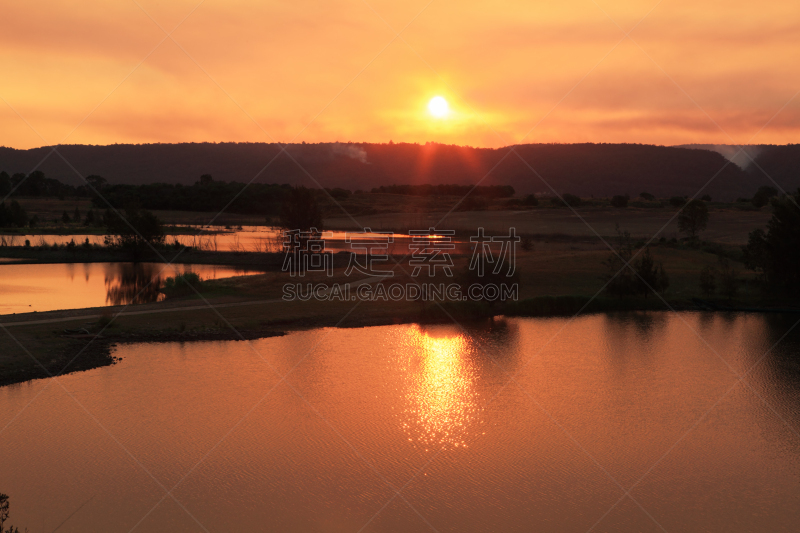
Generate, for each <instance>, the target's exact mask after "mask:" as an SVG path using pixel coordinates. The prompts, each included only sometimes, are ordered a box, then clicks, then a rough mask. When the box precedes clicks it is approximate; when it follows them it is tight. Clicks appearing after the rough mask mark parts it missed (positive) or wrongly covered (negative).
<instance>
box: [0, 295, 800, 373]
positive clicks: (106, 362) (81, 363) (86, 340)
mask: <svg viewBox="0 0 800 533" xmlns="http://www.w3.org/2000/svg"><path fill="white" fill-rule="evenodd" d="M275 303H280V301H279V300H271V301H251V302H248V301H243V302H236V303H227V304H222V303H218V305H219V306H220V307H222V308H228V309H229V308H231V307H234V306H236V307H245V306H248V305H251V306H255V305H263V304H275ZM703 303H704V304H706V305H708V304H710V302H703ZM587 304H588V305H587ZM286 305H288V304H286ZM670 305H671V306H672V308H673V309H672V310H670V309H665V306H664V304H663V302H661V301H654V300H652V299H651V300H649V301H647V302H645V301H634V300H621V301H619V300H609V299H607V298H596V299H594V300H591V302H590V301H589V298H588V297H539V298H529V299H526V300H521V301H519V302H512V303H509V304H506V305H504V306H500V307H498V308H491V307H476V306H463V305H458V304H455V305H454V304H452V303H451V304H449V305H443V306H442V307H441V308H440V307H438V306H429V307H423V308H420V307H419V306H416V307H414V306H407V307H406V308H405V309H398V310H396V311H395V312H389V313H386V312H385V311H387V310H386V309H383V311H384V313H383V314H381V313H377V312H370V311H367V312H365V313H362V314H361V315H360V316H354V317H352V319H350V320H349V321H348V322H347V323H346V324H345V323H344V319H343V318H341V317H340V315H339V314H338V313H336V312H332V311H334V310H333V309H331V310H330V311H329V312H327V313H322V314H319V313H318V314H313V313H310V314H307V315H306V316H303V315H302V314H301V315H300V316H294V317H293V316H290V315H288V314H285V313H284V312H282V311H281V310H278V312H277V314H276V315H275V316H274V318H272V319H268V320H266V321H263V322H261V323H259V324H258V325H252V326H250V327H243V326H240V327H236V326H234V327H235V331H234V330H233V329H232V328H231V327H229V326H228V325H227V324H222V323H219V322H218V321H215V322H214V325H213V326H210V327H209V326H207V325H206V326H200V327H189V328H186V325H185V323H184V322H183V316H184V315H186V314H187V313H192V312H195V313H196V312H199V311H206V312H207V311H208V308H207V307H206V308H205V309H203V308H201V307H198V306H194V307H191V308H188V307H185V306H178V307H170V308H163V307H162V306H160V305H158V304H154V305H152V306H151V307H152V308H151V309H148V310H136V311H132V312H129V314H124V313H123V314H121V315H120V316H121V317H123V319H125V318H138V319H142V318H144V319H146V318H148V315H152V314H156V315H161V316H162V318H161V319H160V320H159V322H158V324H157V329H155V328H153V327H152V324H150V323H147V324H145V325H141V326H134V327H133V328H130V327H129V328H127V329H124V330H115V329H114V327H116V326H114V327H109V328H108V329H106V328H105V327H104V326H102V324H103V318H104V317H106V316H110V313H108V312H106V313H103V312H102V309H104V308H94V309H91V310H89V311H90V312H92V313H93V314H73V313H75V312H76V311H80V310H70V311H51V312H48V313H35V314H34V313H26V314H27V315H30V316H31V317H34V316H36V318H37V319H38V320H34V321H26V320H20V318H24V315H4V316H2V317H0V329H2V330H4V332H5V333H6V335H5V337H6V340H9V337H11V338H12V339H14V340H16V336H15V335H14V333H15V332H16V331H18V330H25V329H26V328H34V330H35V331H34V334H35V335H39V336H40V337H42V338H44V339H45V340H46V341H47V342H48V343H49V344H51V345H53V348H54V349H53V350H46V351H43V353H45V354H46V355H47V360H46V361H44V362H43V361H42V359H43V357H42V356H41V355H40V356H38V357H37V360H36V361H34V360H32V358H33V357H35V356H33V355H32V354H31V352H29V351H27V349H26V350H25V352H26V353H27V358H23V359H22V360H21V361H17V364H12V365H7V364H4V365H0V387H4V386H9V385H14V384H20V383H24V382H28V381H31V380H35V379H47V378H49V377H53V375H55V376H56V377H59V376H63V375H66V374H70V373H73V372H80V371H85V370H91V369H93V368H101V367H104V366H111V365H113V364H115V363H116V362H118V361H119V359H117V358H116V357H115V356H114V355H113V348H114V347H115V346H117V345H121V344H136V343H166V342H180V343H185V342H200V341H230V340H255V339H261V338H270V337H275V336H283V335H286V334H288V333H290V332H292V331H302V330H308V329H314V328H324V327H337V328H361V327H373V326H384V325H394V324H411V323H417V324H441V323H452V322H453V319H455V320H457V321H458V322H460V323H461V322H463V323H469V322H475V321H485V320H492V319H495V318H497V317H499V316H504V317H520V318H524V317H531V318H558V317H561V318H563V317H571V316H575V315H576V314H580V315H592V314H598V313H617V312H623V313H633V312H698V311H699V312H713V313H720V312H723V313H724V312H734V313H743V312H746V313H787V314H788V313H800V308H791V307H790V308H775V307H761V308H757V307H721V306H718V307H717V308H716V309H709V308H703V307H700V306H699V305H698V304H697V303H696V302H692V301H686V302H670ZM106 309H108V308H106ZM443 309H446V312H445V311H444V310H443ZM98 310H101V311H100V314H95V313H97V311H98ZM65 313H67V314H68V315H70V316H59V317H54V318H49V319H48V318H46V317H45V318H44V319H42V315H51V316H52V315H62V314H65ZM162 313H181V316H179V317H169V316H168V315H162ZM250 314H252V313H250ZM282 315H285V316H282ZM11 317H13V318H14V320H12V321H10V322H9V321H6V320H3V319H7V318H11ZM98 317H99V319H98ZM149 318H153V317H149ZM87 320H92V321H93V322H90V323H87ZM69 322H82V326H81V327H77V328H73V329H70V328H64V325H66V323H69ZM61 323H64V325H61ZM54 325H56V327H58V328H59V329H58V330H55V331H54V330H49V331H48V330H47V329H48V328H50V327H52V326H54ZM9 329H10V330H11V331H9ZM92 330H95V331H92ZM101 332H102V333H103V334H102V335H101V334H100V333H101ZM20 344H22V343H21V341H20ZM73 359H74V361H73ZM70 361H71V362H70ZM43 367H44V368H43Z"/></svg>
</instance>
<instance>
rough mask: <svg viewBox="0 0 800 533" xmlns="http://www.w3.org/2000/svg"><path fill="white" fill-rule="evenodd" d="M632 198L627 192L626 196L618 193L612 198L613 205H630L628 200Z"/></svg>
mask: <svg viewBox="0 0 800 533" xmlns="http://www.w3.org/2000/svg"><path fill="white" fill-rule="evenodd" d="M630 199H631V197H630V196H628V195H627V194H626V195H624V196H623V195H621V194H617V195H616V196H614V197H613V198H611V205H612V206H614V207H628V200H630Z"/></svg>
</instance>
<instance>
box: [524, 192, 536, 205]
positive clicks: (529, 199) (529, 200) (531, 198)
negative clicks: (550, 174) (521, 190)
mask: <svg viewBox="0 0 800 533" xmlns="http://www.w3.org/2000/svg"><path fill="white" fill-rule="evenodd" d="M522 205H527V206H530V207H536V206H537V205H539V199H538V198H536V195H535V194H529V195H528V196H526V197H525V198H524V199H523V200H522Z"/></svg>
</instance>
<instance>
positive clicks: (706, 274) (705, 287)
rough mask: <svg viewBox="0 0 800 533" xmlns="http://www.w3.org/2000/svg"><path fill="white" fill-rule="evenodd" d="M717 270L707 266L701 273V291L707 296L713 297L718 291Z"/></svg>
mask: <svg viewBox="0 0 800 533" xmlns="http://www.w3.org/2000/svg"><path fill="white" fill-rule="evenodd" d="M718 274H719V272H717V269H716V268H714V267H712V266H709V265H706V266H704V267H703V270H701V271H700V290H701V291H703V294H704V295H705V296H711V295H712V294H714V292H715V291H716V290H717V275H718Z"/></svg>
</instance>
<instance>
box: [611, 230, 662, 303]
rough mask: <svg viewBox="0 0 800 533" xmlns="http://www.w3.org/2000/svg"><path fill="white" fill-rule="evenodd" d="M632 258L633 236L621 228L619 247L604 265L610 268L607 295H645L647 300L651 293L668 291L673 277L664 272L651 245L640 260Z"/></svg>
mask: <svg viewBox="0 0 800 533" xmlns="http://www.w3.org/2000/svg"><path fill="white" fill-rule="evenodd" d="M632 258H633V245H632V244H631V234H630V233H628V232H627V231H625V232H623V231H620V229H619V226H617V245H616V246H615V247H614V252H612V253H611V254H610V255H609V257H608V259H606V261H605V262H604V264H605V265H606V267H607V268H608V274H607V275H606V276H605V278H603V279H604V281H606V289H605V290H606V292H608V293H609V294H611V295H613V296H618V297H620V298H622V297H623V296H630V295H634V294H641V295H642V296H644V297H645V298H647V297H648V296H649V295H650V292H651V291H655V292H663V291H665V290H667V288H668V287H669V276H667V272H666V271H665V270H664V265H662V264H661V263H658V264H656V262H655V260H654V259H653V256H652V255H651V254H650V247H649V246H648V247H646V248H645V249H644V251H643V252H642V253H641V255H640V256H639V258H638V259H636V260H635V261H632Z"/></svg>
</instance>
